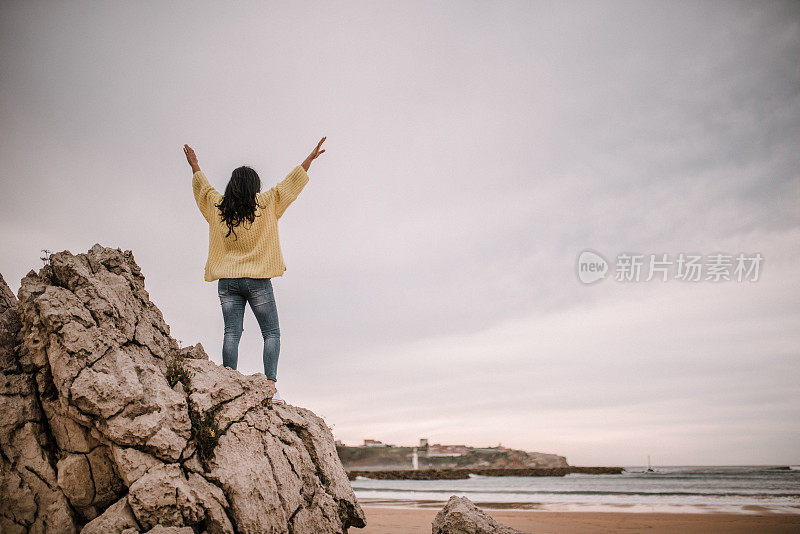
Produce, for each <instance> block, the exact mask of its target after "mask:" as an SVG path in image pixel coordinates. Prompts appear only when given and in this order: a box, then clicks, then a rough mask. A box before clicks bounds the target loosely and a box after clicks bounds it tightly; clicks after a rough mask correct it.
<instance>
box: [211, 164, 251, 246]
mask: <svg viewBox="0 0 800 534" xmlns="http://www.w3.org/2000/svg"><path fill="white" fill-rule="evenodd" d="M259 191H261V178H259V177H258V173H257V172H256V171H254V170H253V169H251V168H250V167H247V166H242V167H239V168H237V169H234V170H233V173H232V174H231V179H230V181H229V182H228V185H227V186H225V195H223V197H222V201H221V202H220V203H219V204H217V205H216V206H217V208H219V211H220V217H221V218H222V221H223V222H224V223H225V225H226V226H227V227H228V233H227V234H225V237H228V236H229V235H231V232H233V237H234V238H235V239H238V237H237V236H236V232H235V231H234V230H233V228H234V227H235V226H239V225H240V224H241V223H242V222H244V221H248V222H249V223H251V224H252V223H253V221H254V220H255V219H256V193H258V192H259Z"/></svg>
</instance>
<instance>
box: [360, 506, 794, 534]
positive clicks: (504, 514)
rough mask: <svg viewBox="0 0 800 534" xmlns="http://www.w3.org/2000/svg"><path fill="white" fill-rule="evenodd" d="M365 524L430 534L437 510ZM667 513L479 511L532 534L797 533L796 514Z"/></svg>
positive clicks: (372, 513) (374, 517)
mask: <svg viewBox="0 0 800 534" xmlns="http://www.w3.org/2000/svg"><path fill="white" fill-rule="evenodd" d="M362 508H363V510H364V513H365V514H366V516H367V526H366V527H365V528H363V529H359V528H354V529H350V532H351V533H363V534H422V533H426V534H430V532H431V522H433V518H434V517H436V514H437V513H438V511H439V509H432V508H431V509H428V508H386V507H377V506H364V505H363V504H362ZM755 508H758V507H754V509H752V510H749V513H746V514H720V513H708V514H670V513H625V512H537V511H531V510H492V509H487V508H484V509H483V510H484V511H485V512H486V513H488V514H490V515H491V516H492V517H494V518H495V519H496V520H497V521H499V522H500V523H503V524H504V525H506V526H509V527H513V528H516V529H518V530H522V531H525V532H532V533H536V534H540V533H541V534H586V533H592V534H594V533H599V534H602V533H611V532H614V533H616V532H626V533H637V532H646V533H648V534H675V533H680V534H692V533H698V534H700V533H703V534H706V533H719V534H729V533H730V534H734V533H735V534H750V533H754V532H758V533H759V534H762V533H763V534H772V533H781V534H783V533H786V534H789V533H797V532H800V514H762V513H759V512H760V511H759V510H757V509H755Z"/></svg>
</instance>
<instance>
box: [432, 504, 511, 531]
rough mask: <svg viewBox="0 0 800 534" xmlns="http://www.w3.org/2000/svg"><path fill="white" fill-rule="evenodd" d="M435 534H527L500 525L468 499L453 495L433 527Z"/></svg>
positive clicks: (436, 518)
mask: <svg viewBox="0 0 800 534" xmlns="http://www.w3.org/2000/svg"><path fill="white" fill-rule="evenodd" d="M431 530H432V532H433V534H525V533H524V532H523V531H521V530H516V529H513V528H511V527H507V526H505V525H501V524H500V523H498V522H497V521H496V520H495V519H494V518H493V517H492V516H490V515H489V514H487V513H486V512H484V511H483V510H481V509H480V508H478V507H477V506H475V504H474V503H473V502H472V501H470V500H469V499H468V498H466V497H457V496H456V495H452V496H451V497H450V499H449V500H448V501H447V504H446V505H445V506H444V508H442V509H441V510H439V513H438V514H436V517H435V518H434V520H433V524H432V525H431Z"/></svg>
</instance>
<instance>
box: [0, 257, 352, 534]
mask: <svg viewBox="0 0 800 534" xmlns="http://www.w3.org/2000/svg"><path fill="white" fill-rule="evenodd" d="M19 297H20V299H19V301H17V299H16V298H15V297H14V294H13V292H11V291H10V289H9V288H8V286H6V285H5V282H4V281H2V278H0V368H2V370H3V378H2V381H1V382H0V432H2V436H0V445H2V452H3V454H2V455H0V505H2V506H0V510H1V511H0V532H4V533H5V532H87V533H95V532H96V533H103V534H109V533H121V532H126V533H127V534H135V533H139V532H148V531H149V532H155V533H167V532H179V533H183V532H186V533H188V532H198V533H201V532H207V533H208V534H216V533H229V532H230V533H232V532H293V533H298V534H300V533H304V532H314V533H345V532H347V530H348V528H349V527H351V526H356V527H363V526H364V525H365V518H364V513H363V511H362V510H361V507H360V506H359V504H358V502H357V500H356V498H355V495H354V493H353V490H352V488H351V486H350V483H349V481H348V480H347V476H346V473H345V471H344V469H343V467H342V465H341V462H340V461H339V458H338V455H337V453H336V448H335V445H334V440H333V435H332V434H331V432H330V429H329V428H328V426H327V425H326V424H325V422H324V421H323V420H322V419H321V418H319V417H317V416H316V415H314V414H313V413H312V412H311V411H309V410H306V409H304V408H300V407H296V406H289V405H274V406H273V405H272V404H271V402H270V395H271V389H270V388H269V387H268V384H267V381H266V377H264V375H261V374H256V375H251V376H245V375H242V374H241V373H239V372H237V371H233V370H231V369H227V368H224V367H222V366H219V365H217V364H215V363H213V362H212V361H210V360H209V359H208V356H207V354H206V353H205V351H204V350H203V347H202V345H200V344H199V343H198V344H196V345H194V346H190V347H185V348H180V347H179V346H178V344H177V342H176V341H175V340H174V339H172V338H171V337H170V335H169V327H168V326H167V324H166V323H165V322H164V319H163V316H162V314H161V312H160V311H159V310H158V308H157V307H156V306H155V305H154V304H153V303H152V302H151V301H150V300H149V295H148V293H147V291H145V288H144V276H143V275H142V273H141V270H140V269H139V266H138V265H136V263H135V262H134V260H133V255H132V253H131V252H130V251H125V252H123V251H121V250H119V249H111V248H105V247H102V246H100V245H95V246H94V247H92V248H91V249H90V250H89V251H88V253H86V254H78V255H73V254H71V253H70V252H68V251H64V252H59V253H56V254H52V255H50V259H49V264H48V265H45V267H44V268H42V269H41V270H40V271H39V272H38V273H36V272H34V271H31V272H29V273H28V274H27V275H26V276H25V278H23V280H22V287H21V288H20V291H19ZM176 370H177V371H176ZM187 529H188V530H187Z"/></svg>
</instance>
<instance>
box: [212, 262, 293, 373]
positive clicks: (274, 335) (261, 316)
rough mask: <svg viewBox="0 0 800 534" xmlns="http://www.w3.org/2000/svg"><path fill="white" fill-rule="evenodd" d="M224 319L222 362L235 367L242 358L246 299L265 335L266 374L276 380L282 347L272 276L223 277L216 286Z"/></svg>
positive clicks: (232, 367)
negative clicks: (240, 357) (240, 347)
mask: <svg viewBox="0 0 800 534" xmlns="http://www.w3.org/2000/svg"><path fill="white" fill-rule="evenodd" d="M217 293H218V294H219V301H220V304H221V305H222V318H223V319H224V321H225V336H224V338H223V341H222V365H224V366H225V367H230V368H231V369H236V364H237V363H238V361H239V340H240V339H241V338H242V331H243V330H244V327H243V323H244V308H245V303H247V302H249V303H250V309H252V310H253V314H254V315H255V316H256V320H257V321H258V326H259V327H260V328H261V335H262V337H263V338H264V374H265V375H267V378H268V379H270V380H275V381H277V374H278V355H279V354H280V351H281V331H280V329H279V327H278V309H277V307H276V306H275V296H274V295H273V293H272V281H271V280H270V279H269V278H220V279H219V282H218V286H217Z"/></svg>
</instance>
